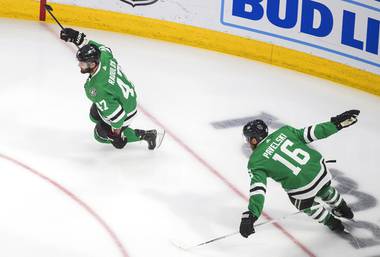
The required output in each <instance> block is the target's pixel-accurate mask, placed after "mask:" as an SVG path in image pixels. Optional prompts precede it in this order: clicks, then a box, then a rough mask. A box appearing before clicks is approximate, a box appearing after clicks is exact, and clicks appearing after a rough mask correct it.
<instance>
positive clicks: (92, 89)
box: [90, 88, 96, 96]
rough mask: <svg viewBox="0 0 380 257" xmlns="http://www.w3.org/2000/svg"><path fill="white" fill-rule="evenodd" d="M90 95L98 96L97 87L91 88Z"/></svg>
mask: <svg viewBox="0 0 380 257" xmlns="http://www.w3.org/2000/svg"><path fill="white" fill-rule="evenodd" d="M90 95H91V96H96V89H95V88H91V89H90Z"/></svg>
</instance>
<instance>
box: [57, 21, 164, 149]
mask: <svg viewBox="0 0 380 257" xmlns="http://www.w3.org/2000/svg"><path fill="white" fill-rule="evenodd" d="M60 37H61V39H62V40H64V41H66V42H72V43H74V44H75V45H77V46H78V48H79V49H78V51H77V54H76V57H77V59H78V61H79V67H80V71H81V73H83V74H86V73H88V74H89V77H88V78H87V81H86V83H85V85H84V89H85V92H86V96H87V98H88V99H90V101H91V102H92V103H93V104H92V106H91V109H90V119H91V120H92V121H93V122H94V123H95V124H96V125H95V129H94V137H95V139H96V140H97V141H99V142H101V143H107V144H112V145H113V146H114V147H115V148H118V149H121V148H123V147H124V146H125V145H126V144H127V143H132V142H136V141H140V140H145V141H147V143H148V148H149V149H150V150H153V149H155V148H156V147H158V146H159V145H160V144H161V141H162V138H163V134H159V135H157V131H156V130H147V131H146V130H141V129H132V128H130V127H129V126H130V124H131V121H132V119H133V118H134V117H135V116H136V114H137V101H136V99H137V95H136V91H135V87H134V85H133V84H132V82H130V81H129V80H128V79H127V77H126V76H125V75H124V73H123V72H122V71H121V69H120V66H119V65H118V62H117V60H116V59H115V58H114V56H113V54H112V51H111V49H109V48H108V47H106V46H104V45H102V44H99V43H97V42H95V41H92V40H90V41H87V39H86V38H85V37H86V35H85V34H83V33H81V32H79V31H76V30H74V29H71V28H65V29H63V30H61V33H60Z"/></svg>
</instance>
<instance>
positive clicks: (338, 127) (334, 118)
mask: <svg viewBox="0 0 380 257" xmlns="http://www.w3.org/2000/svg"><path fill="white" fill-rule="evenodd" d="M330 121H331V122H332V123H334V125H335V127H336V128H337V129H338V130H341V129H342V128H343V127H342V125H341V124H340V120H339V119H338V118H337V117H332V118H331V119H330Z"/></svg>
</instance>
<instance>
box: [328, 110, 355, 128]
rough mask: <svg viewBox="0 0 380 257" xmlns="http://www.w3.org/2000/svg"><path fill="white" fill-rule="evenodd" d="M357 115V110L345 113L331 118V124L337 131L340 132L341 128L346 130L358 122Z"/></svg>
mask: <svg viewBox="0 0 380 257" xmlns="http://www.w3.org/2000/svg"><path fill="white" fill-rule="evenodd" d="M359 113H360V111H359V110H350V111H346V112H344V113H342V114H339V115H337V116H335V117H332V118H331V122H332V123H334V124H335V126H336V128H337V129H338V130H341V129H342V128H347V127H349V126H351V125H353V124H355V123H356V122H357V121H358V119H357V118H356V117H357V116H358V115H359Z"/></svg>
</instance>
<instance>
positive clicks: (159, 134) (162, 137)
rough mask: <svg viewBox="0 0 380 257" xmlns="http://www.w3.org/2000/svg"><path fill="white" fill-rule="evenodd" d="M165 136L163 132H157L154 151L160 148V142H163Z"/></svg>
mask: <svg viewBox="0 0 380 257" xmlns="http://www.w3.org/2000/svg"><path fill="white" fill-rule="evenodd" d="M165 134H166V132H165V130H162V131H157V139H156V148H155V149H158V148H160V146H161V144H162V141H163V140H164V137H165Z"/></svg>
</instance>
